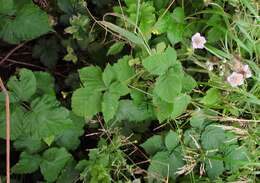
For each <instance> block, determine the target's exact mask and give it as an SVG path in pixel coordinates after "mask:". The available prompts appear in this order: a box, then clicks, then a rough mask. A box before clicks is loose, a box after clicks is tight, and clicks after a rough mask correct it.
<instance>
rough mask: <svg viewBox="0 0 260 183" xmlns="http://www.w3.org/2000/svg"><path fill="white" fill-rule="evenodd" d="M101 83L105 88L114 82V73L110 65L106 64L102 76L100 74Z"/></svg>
mask: <svg viewBox="0 0 260 183" xmlns="http://www.w3.org/2000/svg"><path fill="white" fill-rule="evenodd" d="M102 78H103V82H104V83H105V85H106V87H109V85H110V84H111V83H112V82H113V81H115V80H116V73H115V71H114V69H113V67H112V66H111V65H110V64H107V66H106V68H105V70H104V72H103V74H102Z"/></svg>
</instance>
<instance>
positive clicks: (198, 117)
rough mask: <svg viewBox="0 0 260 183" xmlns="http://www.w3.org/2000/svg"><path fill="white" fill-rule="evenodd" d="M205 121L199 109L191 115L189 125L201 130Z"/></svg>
mask: <svg viewBox="0 0 260 183" xmlns="http://www.w3.org/2000/svg"><path fill="white" fill-rule="evenodd" d="M205 119H206V117H205V114H203V111H202V110H200V109H199V110H197V111H195V112H194V113H193V114H192V117H191V118H190V125H191V126H192V127H194V128H198V129H202V128H203V125H204V122H205Z"/></svg>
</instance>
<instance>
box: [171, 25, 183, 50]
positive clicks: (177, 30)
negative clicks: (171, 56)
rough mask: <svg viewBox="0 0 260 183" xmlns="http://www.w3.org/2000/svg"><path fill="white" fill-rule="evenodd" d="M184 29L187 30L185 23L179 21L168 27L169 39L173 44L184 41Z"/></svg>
mask: <svg viewBox="0 0 260 183" xmlns="http://www.w3.org/2000/svg"><path fill="white" fill-rule="evenodd" d="M184 31H185V27H184V25H183V24H179V23H173V24H171V26H170V27H169V28H168V31H167V38H168V39H169V41H170V42H171V44H172V45H175V44H177V43H179V42H181V41H182V39H183V34H184Z"/></svg>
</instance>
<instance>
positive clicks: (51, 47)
mask: <svg viewBox="0 0 260 183" xmlns="http://www.w3.org/2000/svg"><path fill="white" fill-rule="evenodd" d="M59 50H60V47H59V45H58V43H57V40H56V39H55V38H54V37H52V38H50V39H41V40H40V41H39V42H38V43H37V44H36V45H35V46H34V48H33V55H32V56H33V57H34V58H40V61H41V63H42V64H43V65H45V66H46V67H48V68H50V69H53V68H54V67H55V65H56V63H57V61H58V59H59V55H58V52H59Z"/></svg>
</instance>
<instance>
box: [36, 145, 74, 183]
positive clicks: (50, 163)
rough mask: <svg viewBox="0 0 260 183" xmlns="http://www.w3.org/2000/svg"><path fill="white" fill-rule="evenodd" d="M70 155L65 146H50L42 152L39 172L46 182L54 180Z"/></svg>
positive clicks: (69, 158)
mask: <svg viewBox="0 0 260 183" xmlns="http://www.w3.org/2000/svg"><path fill="white" fill-rule="evenodd" d="M71 158H72V156H71V154H69V153H68V152H67V150H66V149H65V148H56V147H53V148H50V149H48V150H46V151H45V152H44V153H43V156H42V159H43V161H42V163H41V165H40V168H41V173H42V175H43V177H44V179H45V180H46V181H48V182H54V181H55V180H56V179H57V178H58V176H59V174H60V173H61V171H62V170H63V169H64V167H65V165H66V164H67V162H68V161H69V160H71Z"/></svg>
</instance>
